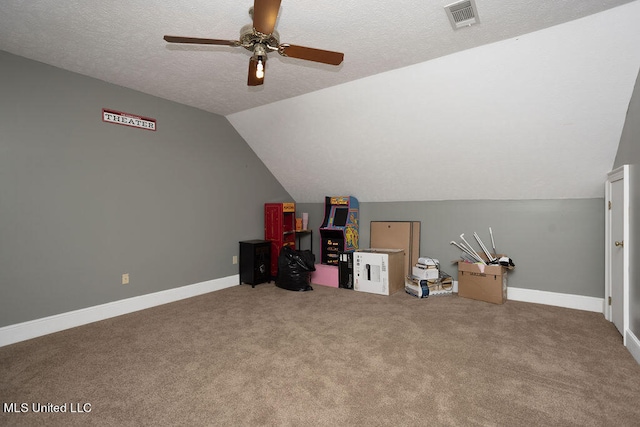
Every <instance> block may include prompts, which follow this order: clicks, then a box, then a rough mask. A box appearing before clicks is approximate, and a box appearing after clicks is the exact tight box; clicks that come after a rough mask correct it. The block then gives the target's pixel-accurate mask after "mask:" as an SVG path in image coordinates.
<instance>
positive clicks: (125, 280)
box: [122, 273, 129, 285]
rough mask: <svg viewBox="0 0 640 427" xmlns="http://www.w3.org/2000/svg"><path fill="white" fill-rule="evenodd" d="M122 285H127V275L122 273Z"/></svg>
mask: <svg viewBox="0 0 640 427" xmlns="http://www.w3.org/2000/svg"><path fill="white" fill-rule="evenodd" d="M122 284H123V285H128V284H129V273H124V274H123V275H122Z"/></svg>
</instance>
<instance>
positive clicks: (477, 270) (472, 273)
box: [458, 261, 507, 304]
mask: <svg viewBox="0 0 640 427" xmlns="http://www.w3.org/2000/svg"><path fill="white" fill-rule="evenodd" d="M458 296H461V297H464V298H471V299H475V300H479V301H486V302H491V303H494V304H503V303H504V302H505V301H506V300H507V269H506V268H505V267H503V266H501V265H482V264H472V263H469V262H462V261H460V262H458Z"/></svg>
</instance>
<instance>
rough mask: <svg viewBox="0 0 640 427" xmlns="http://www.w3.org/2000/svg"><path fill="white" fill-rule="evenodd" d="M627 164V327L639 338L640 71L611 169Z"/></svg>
mask: <svg viewBox="0 0 640 427" xmlns="http://www.w3.org/2000/svg"><path fill="white" fill-rule="evenodd" d="M625 164H628V165H631V173H630V175H631V176H630V184H631V187H630V188H631V215H632V217H631V224H630V226H631V227H630V233H631V236H630V237H631V242H630V243H631V247H630V248H629V251H630V255H631V266H632V269H631V278H630V284H631V289H630V294H629V299H630V302H631V304H630V313H629V326H630V329H631V331H632V332H633V334H634V335H635V336H636V337H640V277H639V274H638V268H640V267H638V266H640V248H639V247H640V166H639V165H640V73H638V78H637V79H636V85H635V88H634V90H633V95H632V96H631V102H629V109H628V110H627V118H626V120H625V123H624V128H623V129H622V136H621V138H620V146H619V147H618V154H617V156H616V161H615V163H614V165H613V168H614V169H615V168H617V167H620V166H622V165H625Z"/></svg>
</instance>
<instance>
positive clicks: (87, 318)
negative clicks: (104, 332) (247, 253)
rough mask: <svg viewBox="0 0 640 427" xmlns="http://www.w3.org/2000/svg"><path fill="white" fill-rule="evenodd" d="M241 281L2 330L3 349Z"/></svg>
mask: <svg viewBox="0 0 640 427" xmlns="http://www.w3.org/2000/svg"><path fill="white" fill-rule="evenodd" d="M239 280H240V278H239V275H237V274H236V275H234V276H228V277H223V278H220V279H214V280H209V281H206V282H200V283H195V284H193V285H187V286H181V287H179V288H174V289H167V290H166V291H160V292H154V293H152V294H147V295H140V296H137V297H133V298H127V299H123V300H120V301H113V302H109V303H106V304H101V305H96V306H93V307H87V308H82V309H80V310H75V311H69V312H67V313H61V314H56V315H53V316H49V317H43V318H42V319H36V320H30V321H28V322H23V323H17V324H15V325H9V326H5V327H3V328H0V347H2V346H5V345H9V344H14V343H17V342H20V341H25V340H28V339H31V338H36V337H40V336H43V335H47V334H51V333H54V332H59V331H63V330H65V329H69V328H75V327H76V326H82V325H86V324H88V323H93V322H97V321H99V320H105V319H109V318H111V317H116V316H121V315H123V314H127V313H133V312H135V311H139V310H144V309H146V308H151V307H155V306H157V305H162V304H167V303H170V302H174V301H179V300H181V299H185V298H191V297H194V296H197V295H202V294H206V293H209V292H213V291H219V290H221V289H225V288H230V287H232V286H236V285H238V284H239V283H240V281H239Z"/></svg>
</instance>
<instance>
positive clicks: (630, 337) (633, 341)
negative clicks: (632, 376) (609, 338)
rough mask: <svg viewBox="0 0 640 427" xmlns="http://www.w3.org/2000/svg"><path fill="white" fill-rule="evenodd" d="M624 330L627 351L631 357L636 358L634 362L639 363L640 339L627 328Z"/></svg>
mask: <svg viewBox="0 0 640 427" xmlns="http://www.w3.org/2000/svg"><path fill="white" fill-rule="evenodd" d="M626 332H627V333H626V335H627V336H626V338H627V349H629V353H631V355H632V356H633V358H634V359H636V362H638V363H639V364H640V340H639V339H638V337H636V336H635V335H634V333H633V332H631V331H630V330H629V329H627V331H626Z"/></svg>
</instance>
